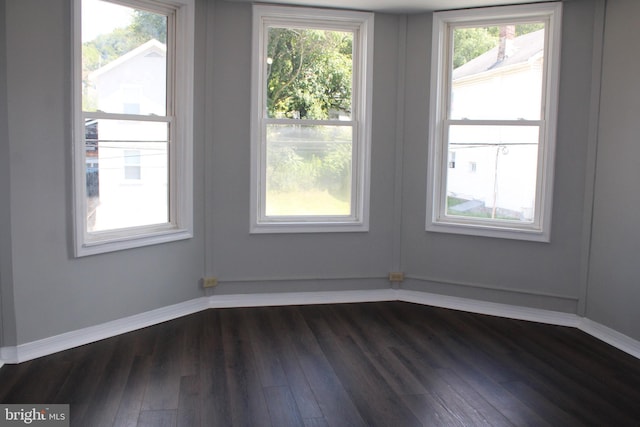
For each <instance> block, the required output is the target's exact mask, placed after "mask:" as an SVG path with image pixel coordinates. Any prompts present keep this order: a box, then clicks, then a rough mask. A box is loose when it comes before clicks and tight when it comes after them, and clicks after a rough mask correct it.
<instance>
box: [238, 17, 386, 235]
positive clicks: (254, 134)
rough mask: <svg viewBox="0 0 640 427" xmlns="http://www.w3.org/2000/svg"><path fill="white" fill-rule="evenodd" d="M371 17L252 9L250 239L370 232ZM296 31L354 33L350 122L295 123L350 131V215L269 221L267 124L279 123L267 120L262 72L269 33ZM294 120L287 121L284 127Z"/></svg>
mask: <svg viewBox="0 0 640 427" xmlns="http://www.w3.org/2000/svg"><path fill="white" fill-rule="evenodd" d="M373 16H374V15H373V13H368V12H355V11H348V10H329V9H316V8H307V7H283V6H268V5H254V6H253V50H252V52H253V55H252V105H251V203H250V205H251V214H250V219H251V223H250V232H251V233H315V232H361V231H368V230H369V187H370V183H369V181H370V179H369V176H370V156H371V155H370V152H371V115H372V113H371V94H372V70H373ZM274 25H276V26H285V27H286V26H298V27H304V28H321V29H335V30H337V31H352V32H354V41H353V46H354V56H353V91H352V94H353V95H352V111H353V117H352V118H351V121H347V122H345V121H337V120H296V121H295V123H296V124H301V125H304V124H312V125H323V124H329V125H336V124H338V125H345V123H351V125H350V126H352V128H353V157H352V168H353V169H352V187H351V215H349V216H320V215H319V216H267V215H266V213H265V205H266V203H265V198H266V132H265V129H266V124H267V123H282V122H283V120H282V119H270V118H268V117H267V114H266V99H265V98H266V97H265V93H266V90H265V84H266V79H264V78H263V76H264V75H265V73H264V72H265V70H264V66H265V64H266V45H267V41H268V40H267V31H266V30H267V28H268V27H269V26H274ZM288 120H289V121H290V120H293V119H285V120H284V122H287V121H288Z"/></svg>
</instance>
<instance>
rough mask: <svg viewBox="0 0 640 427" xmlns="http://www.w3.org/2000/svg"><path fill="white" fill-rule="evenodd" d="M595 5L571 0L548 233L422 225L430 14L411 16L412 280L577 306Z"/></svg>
mask: <svg viewBox="0 0 640 427" xmlns="http://www.w3.org/2000/svg"><path fill="white" fill-rule="evenodd" d="M593 13H594V2H593V1H580V2H578V1H566V2H564V11H563V42H562V63H561V76H560V99H559V117H558V133H557V151H556V167H555V185H554V198H553V220H552V233H551V243H537V242H525V241H516V240H505V239H495V238H485V237H473V236H460V235H451V234H443V233H431V232H430V233H427V232H425V231H424V227H425V226H424V224H425V203H426V196H425V194H426V185H427V184H426V182H427V178H426V164H427V145H426V141H427V137H428V133H427V132H428V128H427V112H428V98H429V75H430V43H431V15H430V14H425V15H419V16H412V17H411V18H410V20H409V32H408V38H407V45H408V46H407V51H408V52H410V54H408V55H407V57H408V60H407V85H406V90H405V93H406V104H405V105H406V107H405V111H406V122H405V123H406V125H405V131H406V133H405V144H404V153H405V156H404V163H403V165H404V179H403V184H404V193H403V200H404V203H403V233H402V239H403V254H404V266H403V267H404V270H405V271H406V272H407V274H409V276H410V280H407V282H406V283H405V287H406V288H409V289H417V290H425V291H430V292H436V293H443V294H447V295H456V296H462V297H468V298H476V299H486V300H490V301H497V302H505V303H509V304H520V305H527V306H533V307H539V308H546V309H553V310H559V311H566V312H572V313H575V312H576V310H577V304H578V299H579V296H580V289H581V283H580V257H581V251H582V243H581V235H582V209H583V196H584V182H585V158H586V149H587V144H586V141H587V139H588V129H589V126H588V124H589V101H590V94H591V84H592V81H591V68H592V67H591V59H592V58H591V55H592V39H593V36H592V31H593Z"/></svg>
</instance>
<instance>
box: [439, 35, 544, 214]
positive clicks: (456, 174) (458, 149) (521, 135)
mask: <svg viewBox="0 0 640 427" xmlns="http://www.w3.org/2000/svg"><path fill="white" fill-rule="evenodd" d="M510 34H511V36H509V35H506V36H503V37H501V39H500V44H499V45H498V46H496V47H494V48H493V49H491V50H489V51H488V52H485V53H484V54H482V55H480V56H478V57H477V58H475V59H473V60H471V61H469V62H467V63H465V64H464V65H462V66H460V67H458V68H456V69H455V70H454V71H453V76H452V78H453V82H452V84H453V90H452V97H453V102H452V110H451V117H453V118H457V119H465V118H472V119H478V118H481V119H486V120H491V119H500V118H505V117H510V118H513V119H518V118H527V119H532V118H535V119H538V118H540V111H536V110H531V106H534V108H535V107H536V106H539V105H540V102H539V100H540V96H541V95H540V94H541V87H542V66H543V64H542V62H543V49H544V30H539V31H535V32H532V33H528V34H525V35H522V36H519V37H513V36H512V35H513V32H511V33H510ZM532 101H533V102H532ZM456 130H457V131H456V132H455V134H454V132H453V130H452V135H451V137H452V140H451V142H450V146H449V165H448V167H449V173H448V175H447V179H448V182H447V188H448V196H449V197H453V198H456V199H459V200H458V201H460V200H466V201H468V202H465V203H461V204H460V205H457V206H453V207H451V208H450V209H451V211H453V212H452V213H463V212H469V213H471V211H472V210H473V209H480V210H485V211H487V210H491V209H492V208H493V207H494V206H496V211H497V212H495V214H496V215H497V216H502V217H507V218H514V219H516V218H517V219H521V220H531V219H532V217H533V206H534V198H535V184H536V169H537V157H538V146H537V144H533V143H532V142H537V136H538V135H537V130H535V129H533V128H531V129H530V128H528V127H524V128H523V127H517V128H513V127H511V128H509V127H495V128H492V129H487V128H486V127H483V128H482V129H479V128H475V127H469V126H466V127H458V128H456ZM454 137H455V138H454ZM502 142H503V143H504V144H501V143H502Z"/></svg>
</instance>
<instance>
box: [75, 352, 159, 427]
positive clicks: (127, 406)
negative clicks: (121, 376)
mask: <svg viewBox="0 0 640 427" xmlns="http://www.w3.org/2000/svg"><path fill="white" fill-rule="evenodd" d="M150 371H151V357H150V356H148V355H147V356H140V355H138V356H135V358H134V360H133V363H132V364H131V369H130V370H129V376H128V377H127V383H126V384H125V387H124V390H123V391H122V397H121V398H120V405H119V406H118V412H117V413H116V416H115V419H114V423H113V425H114V426H119V427H135V426H137V425H138V418H139V417H140V410H141V408H142V401H143V400H144V393H145V390H146V388H147V382H148V380H149V375H150ZM72 409H73V408H72Z"/></svg>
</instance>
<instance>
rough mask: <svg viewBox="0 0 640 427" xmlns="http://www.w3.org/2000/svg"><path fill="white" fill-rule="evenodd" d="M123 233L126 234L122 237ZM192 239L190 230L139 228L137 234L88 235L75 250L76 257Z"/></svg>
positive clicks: (163, 227)
mask: <svg viewBox="0 0 640 427" xmlns="http://www.w3.org/2000/svg"><path fill="white" fill-rule="evenodd" d="M124 233H127V234H126V235H124ZM192 237H193V233H192V232H191V231H190V230H187V229H183V228H175V227H172V226H159V227H156V228H151V227H144V228H140V229H139V231H138V232H137V233H135V232H132V229H128V230H120V234H119V233H117V232H102V233H90V234H89V235H88V237H87V238H86V239H85V242H84V243H83V244H81V245H79V246H78V247H77V248H76V257H83V256H89V255H97V254H101V253H108V252H115V251H121V250H124V249H133V248H139V247H144V246H151V245H157V244H161V243H168V242H174V241H178V240H186V239H190V238H192Z"/></svg>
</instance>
